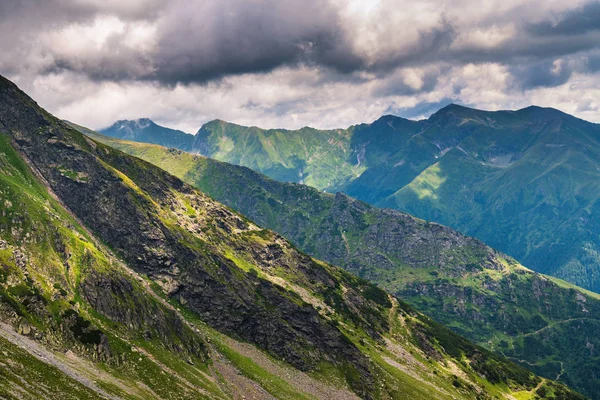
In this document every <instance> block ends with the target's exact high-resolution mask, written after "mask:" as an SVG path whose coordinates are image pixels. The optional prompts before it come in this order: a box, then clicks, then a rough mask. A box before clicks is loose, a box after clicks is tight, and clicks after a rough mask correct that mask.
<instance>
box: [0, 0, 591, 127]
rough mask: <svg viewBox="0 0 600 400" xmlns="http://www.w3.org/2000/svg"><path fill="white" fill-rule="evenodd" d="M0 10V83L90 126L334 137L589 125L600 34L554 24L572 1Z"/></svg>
mask: <svg viewBox="0 0 600 400" xmlns="http://www.w3.org/2000/svg"><path fill="white" fill-rule="evenodd" d="M6 1H7V2H3V3H2V4H0V45H2V47H3V49H4V51H3V53H2V54H0V73H3V74H6V75H7V76H8V77H9V78H11V79H13V80H15V81H16V82H17V83H18V84H19V85H20V86H21V87H22V88H23V89H24V90H26V91H27V92H28V93H29V94H30V95H31V96H32V97H34V99H36V100H37V101H38V102H39V103H40V104H41V105H42V106H44V107H46V108H47V109H48V110H49V111H51V112H53V113H55V114H56V115H58V116H59V117H61V118H65V119H70V120H73V121H74V122H78V123H81V124H84V125H87V126H90V127H92V128H101V127H103V126H106V125H109V124H111V123H112V122H114V121H115V120H117V119H130V118H139V117H149V118H152V119H155V120H156V121H157V122H159V123H163V124H165V125H168V126H172V127H175V128H179V129H182V130H185V131H188V132H195V131H196V130H197V129H198V128H199V126H200V125H201V124H202V123H204V122H206V121H208V120H210V119H214V118H221V119H225V120H229V121H232V122H237V123H241V124H245V125H258V126H263V127H289V128H297V127H301V126H305V125H311V126H316V127H322V128H334V127H346V126H348V125H351V124H354V123H359V122H365V121H371V120H374V119H376V118H378V117H379V116H381V115H382V114H385V113H390V112H392V113H400V114H405V115H410V116H412V117H426V116H427V115H428V113H430V112H431V111H432V107H435V105H436V104H443V103H447V102H448V101H456V102H460V103H463V104H467V105H471V106H474V107H480V108H484V109H501V108H503V109H506V108H518V107H524V106H528V105H530V104H537V105H542V106H552V107H556V108H560V109H563V110H564V111H566V112H569V113H573V114H575V115H577V116H580V117H583V118H586V119H588V120H592V121H600V111H599V105H598V101H597V99H598V98H599V97H598V95H599V94H600V79H599V78H598V77H597V74H596V72H597V71H598V70H600V56H598V54H599V49H600V45H599V43H600V41H599V40H598V39H600V24H596V25H594V24H593V23H591V24H588V25H589V26H573V24H570V25H569V24H568V19H569V18H572V17H573V16H574V15H575V16H576V15H578V14H577V13H580V14H581V13H587V12H595V11H594V10H595V9H594V8H593V6H594V4H592V3H586V2H585V1H584V0H574V1H571V2H564V1H557V0H536V1H532V2H525V3H523V2H520V1H515V0H505V1H499V0H498V1H497V0H487V1H481V2H473V1H470V0H454V1H451V0H447V1H445V2H439V1H435V0H426V1H412V0H410V1H403V2H401V3H400V2H397V1H392V0H376V1H363V0H330V1H328V2H322V1H307V2H299V1H293V0H281V1H277V2H274V0H254V1H253V2H245V1H242V0H227V1H225V2H220V1H217V0H205V1H191V2H183V1H173V2H167V1H162V0H135V1H131V2H121V1H112V0H110V1H104V0H103V1H100V0H74V1H72V2H63V1H58V0H56V1H53V0H48V1H37V2H36V1H32V3H36V4H37V6H36V7H28V8H26V7H24V6H23V4H25V3H21V2H18V1H11V0H6ZM590 4H591V6H590ZM586 7H587V8H586ZM590 7H591V8H590ZM565 21H567V23H565ZM178 82H184V83H178ZM428 104H429V105H431V106H430V107H427V106H426V105H428Z"/></svg>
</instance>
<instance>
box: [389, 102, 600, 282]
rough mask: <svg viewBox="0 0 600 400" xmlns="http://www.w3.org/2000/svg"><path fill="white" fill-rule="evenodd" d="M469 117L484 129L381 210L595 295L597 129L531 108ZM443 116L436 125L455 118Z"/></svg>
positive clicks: (599, 225) (599, 188)
mask: <svg viewBox="0 0 600 400" xmlns="http://www.w3.org/2000/svg"><path fill="white" fill-rule="evenodd" d="M467 111H468V112H469V113H470V114H474V115H477V116H478V117H479V118H480V119H483V118H484V116H485V118H486V119H487V120H486V121H487V122H486V123H487V124H488V126H483V125H482V123H480V122H472V123H470V124H472V125H474V128H473V129H477V130H478V131H477V133H476V134H473V135H472V136H470V137H468V138H466V139H464V140H463V141H461V142H460V144H459V145H457V146H455V147H454V148H453V149H452V150H450V151H448V152H447V153H446V154H445V155H444V156H442V157H440V159H439V160H436V162H435V164H432V165H431V166H429V167H428V168H427V169H425V170H424V171H423V172H421V174H419V176H418V177H417V178H416V179H414V180H413V181H412V182H411V183H410V184H408V185H407V186H405V187H403V188H402V189H400V190H399V191H398V192H396V193H395V194H394V195H392V196H391V197H389V198H388V199H386V200H385V201H383V202H380V204H383V205H385V206H393V207H394V208H401V209H404V210H407V211H409V212H411V213H414V214H416V215H418V216H420V217H422V218H425V219H428V220H435V221H439V222H441V223H444V224H448V225H451V226H454V227H457V228H458V229H460V230H461V231H462V232H465V233H468V234H471V235H475V236H477V237H479V238H481V239H483V240H485V241H486V242H488V243H489V244H490V245H492V246H495V247H498V248H500V249H501V250H503V251H506V252H508V253H509V254H511V255H513V256H515V257H517V258H518V259H519V260H521V261H522V262H523V263H525V264H526V265H528V266H530V267H531V268H533V269H535V270H537V271H540V272H544V273H548V274H551V275H554V276H557V277H560V278H563V279H566V280H568V281H570V282H573V283H576V284H578V285H580V286H583V287H586V288H588V289H591V290H593V291H596V292H599V291H600V269H599V268H600V257H598V255H597V252H598V250H599V249H598V245H599V243H600V236H599V234H600V220H599V219H598V217H597V215H598V210H599V209H598V204H597V200H598V197H599V196H600V183H599V182H600V179H599V178H600V169H599V168H600V164H599V162H600V126H598V125H594V124H590V123H587V122H585V121H581V120H578V119H576V118H573V117H571V116H568V115H566V114H562V113H560V112H558V111H556V110H550V109H540V108H534V107H531V108H528V109H524V110H520V111H518V112H516V113H514V116H513V115H506V114H507V113H482V112H475V111H474V110H467ZM446 114H448V115H440V116H439V118H461V116H460V115H456V114H455V113H454V111H452V110H448V111H446ZM505 119H507V120H508V121H504V120H505ZM511 124H512V125H511ZM447 146H449V144H448V145H447Z"/></svg>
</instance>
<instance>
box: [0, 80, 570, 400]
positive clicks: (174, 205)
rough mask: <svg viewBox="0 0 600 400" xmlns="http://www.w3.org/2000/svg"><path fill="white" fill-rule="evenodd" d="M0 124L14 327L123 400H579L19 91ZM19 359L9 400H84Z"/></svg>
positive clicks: (6, 387)
mask: <svg viewBox="0 0 600 400" xmlns="http://www.w3.org/2000/svg"><path fill="white" fill-rule="evenodd" d="M0 121H1V123H2V125H0V141H1V144H2V145H1V146H0V167H1V168H2V172H3V173H2V174H0V182H1V183H2V185H1V186H0V200H1V203H2V204H3V205H4V207H5V209H4V210H3V213H2V214H1V217H0V237H1V238H2V239H1V240H2V242H1V243H0V266H1V267H2V268H1V269H0V271H1V272H2V274H0V275H1V277H0V278H1V279H0V318H2V320H3V321H6V322H7V323H9V324H10V325H11V326H13V328H14V329H15V330H18V331H19V332H20V333H21V334H23V335H26V336H30V337H31V338H32V339H36V340H38V341H39V342H40V343H41V344H42V345H43V346H44V347H46V348H48V349H50V350H54V351H53V354H55V355H56V357H59V358H60V359H61V360H63V361H62V362H65V363H66V362H71V361H69V360H72V358H73V357H75V358H76V359H78V360H79V359H80V360H81V361H80V362H82V363H84V364H85V365H86V366H87V367H86V368H81V367H80V368H79V369H80V370H81V371H82V373H85V374H86V375H87V374H89V375H90V376H92V377H93V379H94V380H95V381H98V382H100V383H99V384H101V387H102V390H104V391H106V392H107V393H110V394H111V396H114V397H118V398H198V397H208V398H230V397H239V396H240V395H241V394H245V393H256V395H257V396H258V397H261V398H269V396H276V397H282V398H290V397H292V398H301V399H304V398H312V397H319V398H327V397H328V396H331V395H332V394H333V393H340V391H341V392H343V393H345V394H344V397H348V398H352V392H353V393H354V395H355V396H360V397H362V398H382V399H387V398H405V397H407V396H408V397H411V398H422V399H429V398H432V397H434V398H456V397H458V398H465V399H466V398H474V397H479V398H491V397H493V396H501V395H505V394H510V393H520V395H522V396H526V397H532V396H534V395H535V393H537V392H538V391H539V389H540V388H544V391H545V392H544V397H551V396H555V397H557V396H559V397H564V396H569V395H572V396H578V395H576V394H575V392H572V391H570V390H569V389H567V388H566V387H564V386H562V385H560V384H557V383H554V382H552V381H549V380H544V379H541V378H539V377H537V376H535V375H533V374H531V373H530V372H529V371H527V370H525V369H523V368H522V367H519V366H517V365H514V364H511V363H509V362H507V361H506V360H505V359H504V358H502V357H499V356H497V355H494V354H492V353H490V352H488V351H487V350H485V349H483V348H480V347H477V346H475V345H473V344H471V343H469V342H468V341H466V340H465V339H463V338H461V337H459V336H457V335H455V334H453V333H451V332H450V331H449V330H448V329H447V328H444V327H443V326H441V325H439V324H437V323H435V322H434V321H432V320H431V319H430V318H428V317H426V316H424V315H423V314H420V313H418V312H416V311H415V310H414V309H412V308H411V307H410V306H408V305H407V304H405V303H403V302H402V301H400V300H397V299H396V298H394V297H392V296H390V295H388V294H387V293H386V292H384V291H383V290H381V289H379V288H377V287H376V286H374V285H373V284H370V283H369V282H367V281H365V280H363V279H360V278H357V277H354V276H353V275H350V274H348V273H346V272H344V271H343V270H341V269H339V268H337V267H334V266H332V265H330V264H327V263H324V262H320V261H317V260H314V259H312V258H310V257H309V256H307V255H305V254H303V253H301V252H299V251H298V250H297V249H296V248H295V247H294V246H293V245H291V244H290V243H289V242H287V241H286V240H285V239H284V238H282V237H281V236H279V235H277V234H275V233H274V232H271V231H268V230H265V229H261V228H260V227H258V226H257V225H255V224H254V223H252V222H251V221H249V220H248V219H246V218H245V217H243V216H241V215H240V214H237V213H235V212H233V211H232V210H231V209H229V208H227V207H225V206H223V205H221V204H220V203H217V202H216V201H214V200H212V199H211V198H209V197H208V196H206V195H205V194H203V193H201V192H199V191H198V190H196V189H194V188H192V187H191V186H189V185H187V184H185V183H183V182H182V181H180V180H179V179H178V178H176V177H174V176H172V175H170V174H168V173H166V172H165V171H163V170H161V169H159V168H157V167H155V166H153V165H151V164H149V163H147V162H145V161H142V160H140V159H138V158H135V157H132V156H129V155H126V154H125V153H122V152H120V151H118V150H115V149H112V148H110V147H108V146H106V145H104V144H102V143H100V142H98V141H95V140H93V139H90V138H87V137H85V136H83V135H82V134H80V133H79V132H78V131H76V130H75V129H73V128H71V127H69V126H67V125H66V124H65V123H63V122H61V121H59V120H57V119H55V118H54V117H52V116H51V115H50V114H48V113H47V112H45V111H43V110H41V109H40V108H39V107H38V106H37V104H35V103H34V102H33V101H32V100H31V99H30V98H28V97H27V96H26V95H25V94H24V93H22V92H21V91H20V90H19V89H18V88H17V87H16V86H14V85H13V84H12V83H10V82H9V81H6V80H4V78H0ZM24 159H28V162H29V164H27V163H26V162H25V161H24ZM34 171H35V172H34ZM40 177H41V178H43V179H41V178H40ZM48 191H52V192H53V193H54V194H55V195H56V196H57V197H58V198H59V199H60V201H61V202H62V204H60V203H59V202H57V201H56V200H54V198H53V197H52V196H50V195H49V194H48ZM69 212H72V213H73V214H74V215H75V216H76V217H77V218H78V219H79V220H80V221H81V223H82V224H84V225H81V224H80V223H79V222H78V221H77V220H75V219H73V218H72V217H70V216H69ZM86 229H89V232H91V233H92V236H90V235H89V233H88V232H87V231H86ZM96 243H98V244H96ZM112 254H114V255H115V256H116V257H113V256H112ZM123 266H127V267H129V268H130V269H131V270H133V271H134V275H131V274H129V273H128V272H127V270H126V269H124V268H123ZM153 293H154V294H153ZM159 298H160V299H162V300H164V302H163V301H162V300H159ZM165 302H166V303H165ZM168 305H170V306H168ZM69 332H70V333H69ZM0 334H4V331H0ZM3 337H4V336H3ZM2 340H4V339H2ZM242 341H243V342H245V345H244V344H242ZM25 350H26V348H25ZM68 350H71V353H69V351H68ZM65 352H66V353H65ZM7 354H8V353H5V352H0V360H3V362H2V363H1V364H0V367H2V368H3V371H4V369H8V374H9V376H11V379H10V380H9V381H8V383H7V382H6V381H0V394H2V396H5V395H6V397H8V398H15V397H16V396H15V395H14V394H13V393H14V391H15V390H18V391H19V393H23V392H24V391H26V390H29V392H28V393H29V395H28V396H27V397H29V398H36V397H37V398H39V397H40V396H41V397H44V396H46V397H47V395H48V393H44V390H45V387H46V386H47V385H50V386H51V387H53V388H56V389H57V390H59V392H60V393H62V394H63V395H64V396H65V397H68V396H69V394H70V397H71V398H73V397H75V398H77V397H78V396H77V395H74V394H73V392H71V391H69V390H68V389H67V388H65V387H64V386H61V387H57V386H56V385H58V383H59V382H54V381H51V380H50V378H46V376H45V375H41V376H38V381H37V382H40V379H41V382H42V383H43V384H42V385H37V386H36V385H35V384H34V383H35V381H32V380H30V379H31V377H30V375H24V373H23V370H22V369H19V368H17V367H18V366H19V365H21V364H23V363H30V362H31V359H30V358H26V357H24V356H22V355H19V359H18V360H17V361H18V362H17V363H15V362H14V361H13V362H12V363H9V362H8V361H6V358H5V357H8V355H7ZM11 354H16V353H15V352H13V351H12V350H11ZM29 354H30V355H31V354H33V353H29ZM61 354H63V355H61ZM224 359H225V360H227V361H226V362H223V361H222V360H224ZM261 360H262V361H261ZM465 360H469V361H468V362H466V361H465ZM36 362H37V364H36V368H39V369H42V367H43V366H44V365H45V364H44V363H43V361H40V360H39V359H38V361H36ZM23 365H24V364H23ZM273 365H275V366H277V365H278V366H279V367H277V368H274V367H273ZM101 371H104V373H105V374H108V376H107V375H102V373H101ZM119 373H120V378H117V377H118V376H119ZM291 375H294V376H297V377H298V376H299V377H301V379H302V382H305V383H302V382H300V383H297V382H296V381H294V380H292V379H291V378H290V376H291ZM53 376H55V375H53ZM12 378H15V379H12ZM25 378H27V379H28V380H27V381H26V382H25V383H24V382H23V380H22V379H25ZM19 379H21V381H19ZM60 379H66V378H65V377H64V376H63V377H62V378H60ZM138 381H139V382H141V384H137V382H138ZM306 382H308V387H306ZM315 385H316V386H318V385H324V386H323V387H324V388H325V390H324V392H320V394H318V395H317V394H315V393H317V391H315V390H314V389H313V387H314V386H315ZM307 391H308V392H307ZM79 397H81V396H79ZM89 397H90V398H98V397H102V395H101V394H99V393H96V396H89ZM21 398H22V397H21Z"/></svg>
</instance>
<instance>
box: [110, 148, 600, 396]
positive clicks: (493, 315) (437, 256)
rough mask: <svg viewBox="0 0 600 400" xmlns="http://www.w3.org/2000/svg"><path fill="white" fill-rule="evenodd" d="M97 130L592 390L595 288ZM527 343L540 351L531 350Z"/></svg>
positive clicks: (344, 200)
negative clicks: (582, 287)
mask: <svg viewBox="0 0 600 400" xmlns="http://www.w3.org/2000/svg"><path fill="white" fill-rule="evenodd" d="M98 138H99V139H100V140H103V141H104V142H106V143H107V144H109V145H111V146H114V147H116V148H119V149H121V150H123V151H126V152H130V153H131V154H134V155H138V156H140V157H142V158H144V159H146V160H148V161H151V162H155V163H156V164H157V165H159V166H161V167H163V168H165V169H167V170H168V169H173V170H177V171H179V173H180V174H181V177H182V178H183V179H185V180H186V181H187V182H189V183H191V184H194V185H196V186H197V187H198V188H200V189H202V190H203V191H205V192H206V193H207V194H209V195H210V196H212V197H213V198H215V199H217V200H219V201H221V202H223V203H225V204H227V205H229V206H231V207H232V208H234V209H236V210H238V211H239V212H242V213H244V214H246V215H248V216H249V217H250V218H252V219H253V220H255V221H257V222H258V223H260V224H261V225H264V226H266V227H269V228H271V229H274V230H276V231H277V232H279V233H280V234H282V235H284V236H286V237H288V238H289V239H290V240H292V242H294V243H295V244H296V245H297V246H298V247H299V248H300V249H301V250H303V251H306V252H307V253H309V254H311V255H313V256H315V257H318V258H320V259H323V260H326V261H328V262H331V263H333V264H336V265H340V266H342V267H344V268H345V269H347V270H349V271H352V272H353V273H356V274H358V275H360V276H363V277H365V278H368V279H370V280H372V281H374V282H376V283H377V284H379V285H380V286H381V287H383V288H385V289H387V290H389V291H390V292H392V293H395V294H397V295H398V296H401V297H402V298H404V299H406V300H407V301H409V302H410V303H411V304H412V305H414V306H416V307H417V308H418V309H419V310H421V311H423V312H425V313H427V314H428V315H431V316H433V317H434V318H435V319H436V320H438V321H440V322H443V323H445V324H448V325H449V326H452V327H453V329H454V330H456V331H457V332H458V333H460V334H462V335H464V336H466V337H468V338H470V339H471V340H474V341H476V342H478V343H480V344H481V345H484V346H486V347H488V348H490V349H493V350H495V351H497V352H499V353H500V354H504V355H506V356H510V357H512V358H513V359H514V360H516V361H519V360H520V362H521V363H522V364H523V365H525V366H528V367H529V368H533V369H534V370H535V371H536V372H538V373H540V374H542V375H544V376H546V377H548V378H556V377H557V376H559V377H560V379H561V380H563V381H564V382H567V383H568V384H569V385H572V386H574V387H577V388H578V389H579V390H581V391H584V392H586V393H588V394H590V395H593V394H594V393H597V392H598V385H599V383H600V382H599V381H598V380H597V378H595V376H594V373H593V372H591V371H593V370H594V368H595V367H594V365H597V363H598V361H599V359H598V356H597V355H596V353H595V352H590V351H589V348H590V344H591V345H592V346H594V348H597V347H598V346H600V342H596V341H594V340H593V339H589V337H590V335H589V334H588V333H589V332H591V331H593V330H594V329H598V328H599V327H600V322H599V321H600V308H599V305H600V301H599V299H598V297H596V296H594V295H591V294H590V293H586V292H582V291H580V290H576V289H575V288H569V287H565V284H564V283H561V282H557V281H555V280H552V279H551V278H549V277H545V276H543V275H539V274H537V273H534V272H532V271H530V270H527V269H525V268H524V267H522V266H521V265H519V264H518V263H517V262H515V261H514V260H513V259H511V258H509V257H507V256H506V255H504V254H502V253H500V252H498V251H495V250H494V249H492V248H490V247H488V246H486V245H485V244H483V243H482V242H480V241H479V240H476V239H473V238H470V237H467V236H465V235H463V234H461V233H459V232H456V231H454V230H452V229H450V228H447V227H444V226H442V225H439V224H436V223H429V222H426V221H422V220H419V219H416V218H414V217H411V216H410V215H408V214H405V213H402V212H399V211H394V210H386V209H377V208H374V207H372V206H370V205H368V204H366V203H363V202H360V201H357V200H354V199H352V198H350V197H348V196H346V195H344V194H342V193H338V194H336V195H330V194H325V193H320V192H319V191H317V190H316V189H313V188H310V187H307V186H303V185H298V184H290V183H281V182H277V181H274V180H271V179H269V178H266V177H265V176H263V175H260V174H258V173H256V172H253V171H251V170H249V169H248V168H244V167H237V166H233V165H229V164H225V163H221V162H218V161H215V160H210V159H206V158H204V157H199V156H194V155H191V154H186V153H182V152H173V151H171V150H167V149H164V148H160V147H158V146H143V145H140V144H135V145H132V144H131V143H127V142H122V141H115V140H111V139H109V138H106V137H98ZM182 166H186V168H187V169H186V168H182ZM582 299H583V300H582ZM577 327H579V328H580V329H579V330H578V329H577ZM567 332H569V333H568V335H567ZM561 337H562V338H563V339H562V340H561V339H560V338H561ZM592 337H595V336H594V335H592ZM565 338H568V340H565ZM590 340H591V341H592V342H593V343H591V342H590ZM542 341H549V342H552V343H553V344H552V345H551V346H550V345H544V346H542V345H541V344H540V343H539V342H542ZM531 345H535V346H537V348H540V349H543V351H539V352H532V351H530V346H531Z"/></svg>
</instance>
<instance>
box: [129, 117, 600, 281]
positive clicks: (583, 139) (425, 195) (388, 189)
mask: <svg viewBox="0 0 600 400" xmlns="http://www.w3.org/2000/svg"><path fill="white" fill-rule="evenodd" d="M599 132H600V129H599V128H598V125H595V124H590V123H587V122H585V121H581V120H577V119H575V118H573V117H571V116H568V115H566V114H563V113H560V112H558V111H556V110H551V109H542V108H538V107H530V108H526V109H523V110H519V111H501V112H485V111H478V110H472V109H468V108H465V107H460V106H454V105H451V106H448V107H446V108H444V109H442V110H440V111H439V112H438V113H436V114H434V115H433V116H432V117H431V118H429V119H428V120H426V121H419V122H414V121H407V120H403V119H401V118H395V117H391V116H387V117H383V118H381V119H380V120H378V121H375V122H374V123H372V124H363V125H358V126H354V127H350V128H348V129H346V130H338V131H318V130H314V129H309V128H305V129H302V130H298V131H285V130H268V131H267V130H262V129H259V128H256V127H252V128H247V127H242V126H238V125H234V124H228V123H226V122H223V121H214V122H212V123H209V124H206V125H205V126H204V127H203V128H202V129H201V130H200V132H199V135H198V136H197V138H196V143H195V147H194V148H193V151H196V152H197V151H200V153H201V154H204V155H207V156H209V157H212V158H215V159H218V160H221V161H226V162H229V163H234V164H238V165H243V166H247V167H250V168H252V169H254V170H256V171H259V172H261V173H264V174H266V175H268V176H270V177H272V178H275V179H277V180H280V181H290V182H300V183H306V184H308V185H311V186H313V187H316V188H317V189H320V190H327V191H329V192H333V191H337V190H341V191H343V192H345V193H347V194H348V195H350V196H352V197H355V198H358V199H360V200H363V201H367V202H369V203H371V204H374V205H377V206H381V207H389V208H395V209H400V210H403V211H407V212H409V213H411V214H414V215H416V216H418V217H420V218H424V219H427V220H432V221H437V222H440V223H443V224H445V225H448V226H451V227H453V228H455V229H458V230H460V231H461V232H464V233H466V234H469V235H472V236H475V237H478V238H480V239H482V240H484V241H485V242H486V243H489V244H490V245H492V246H493V247H495V248H498V249H500V250H502V251H504V252H506V253H507V254H510V255H511V256H513V257H515V258H517V259H518V260H519V261H520V262H522V263H523V264H525V265H528V266H529V267H530V268H532V269H534V270H536V271H538V272H542V273H546V274H550V275H553V276H557V277H559V278H562V279H565V280H568V281H570V282H572V283H575V284H577V285H579V286H581V287H585V288H587V289H590V290H593V291H596V292H598V291H600V271H599V270H598V265H599V264H600V255H599V254H600V249H599V248H598V242H599V240H600V239H599V237H598V232H599V231H600V221H599V220H598V218H597V217H596V215H597V214H598V213H597V207H598V205H597V199H598V193H600V190H599V189H600V188H599V187H598V185H597V183H596V182H599V181H600V180H599V179H598V178H599V176H598V174H599V173H598V167H597V166H598V163H599V160H600V142H599V141H598V140H599V137H600V133H599ZM139 140H141V141H149V140H144V139H139Z"/></svg>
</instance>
